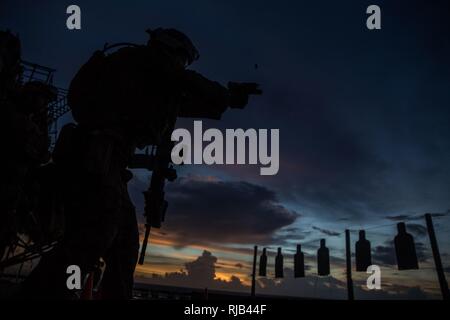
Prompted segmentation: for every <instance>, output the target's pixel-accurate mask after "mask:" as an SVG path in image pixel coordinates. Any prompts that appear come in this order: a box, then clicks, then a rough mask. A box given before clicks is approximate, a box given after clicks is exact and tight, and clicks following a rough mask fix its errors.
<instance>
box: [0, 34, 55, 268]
mask: <svg viewBox="0 0 450 320" xmlns="http://www.w3.org/2000/svg"><path fill="white" fill-rule="evenodd" d="M20 55H21V50H20V41H19V39H18V37H16V36H15V35H13V34H12V33H11V32H9V31H0V110H1V114H2V116H1V118H0V119H1V120H0V121H1V122H0V128H1V130H2V131H1V133H0V137H1V141H0V144H1V147H2V154H3V155H4V156H3V161H2V166H1V169H0V170H1V181H0V260H1V258H2V257H4V252H5V249H6V248H8V247H9V246H10V245H11V243H12V241H14V240H15V237H16V234H17V232H18V231H20V232H22V233H25V231H26V233H28V234H29V230H24V229H23V227H24V223H23V221H19V220H20V219H19V217H18V214H17V211H18V207H19V203H21V202H22V201H23V200H24V199H25V198H26V196H25V192H24V191H25V190H24V189H25V188H24V186H25V183H26V181H27V180H28V177H29V176H32V175H34V172H35V171H37V170H39V169H40V166H41V165H42V164H44V163H46V162H47V161H48V160H49V156H50V155H49V152H48V147H49V141H48V132H47V131H48V123H47V106H48V103H49V102H51V101H53V100H55V99H56V90H55V88H53V87H52V86H50V85H47V84H44V83H41V82H37V81H31V82H27V83H25V84H23V83H22V82H21V81H19V80H20V78H21V74H22V72H21V65H20V61H21V57H20ZM22 218H23V217H22ZM33 240H35V239H33Z"/></svg>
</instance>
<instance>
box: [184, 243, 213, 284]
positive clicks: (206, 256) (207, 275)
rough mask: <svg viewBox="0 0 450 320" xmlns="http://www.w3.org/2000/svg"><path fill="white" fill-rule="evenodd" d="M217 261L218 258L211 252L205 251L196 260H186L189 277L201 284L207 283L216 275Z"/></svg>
mask: <svg viewBox="0 0 450 320" xmlns="http://www.w3.org/2000/svg"><path fill="white" fill-rule="evenodd" d="M216 262H217V258H216V257H214V256H213V255H212V254H211V252H209V251H206V250H205V251H203V254H202V255H201V256H200V257H198V258H197V259H196V260H194V261H191V262H186V264H185V267H186V270H187V274H188V277H189V278H191V279H192V280H193V281H195V282H196V283H198V284H199V285H204V284H205V285H207V284H208V283H210V282H211V281H214V279H215V277H216Z"/></svg>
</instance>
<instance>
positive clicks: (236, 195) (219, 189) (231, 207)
mask: <svg viewBox="0 0 450 320" xmlns="http://www.w3.org/2000/svg"><path fill="white" fill-rule="evenodd" d="M166 197H167V200H168V201H169V203H170V206H169V209H168V212H167V218H166V224H167V229H165V232H166V233H168V234H169V235H171V236H175V237H176V238H177V239H178V241H179V244H180V245H187V244H190V243H199V242H200V243H205V242H207V243H211V242H216V243H223V242H228V243H230V242H231V243H254V244H258V243H261V244H264V243H268V242H271V241H273V240H276V237H277V236H276V233H277V231H279V230H280V229H282V228H284V227H287V226H289V225H291V224H292V223H293V222H294V221H295V220H296V219H297V217H298V214H297V213H296V212H293V211H290V210H288V209H286V208H285V207H284V206H283V205H281V204H280V203H279V202H278V199H277V197H276V194H275V192H274V191H272V190H270V189H268V188H266V187H262V186H258V185H255V184H251V183H247V182H231V181H217V180H214V179H209V178H205V177H203V178H200V177H190V178H180V179H178V181H177V182H175V183H172V184H169V185H168V187H167V192H166Z"/></svg>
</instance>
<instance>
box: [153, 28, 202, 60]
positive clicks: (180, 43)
mask: <svg viewBox="0 0 450 320" xmlns="http://www.w3.org/2000/svg"><path fill="white" fill-rule="evenodd" d="M147 33H148V34H149V35H150V40H149V42H148V44H149V45H151V44H157V45H163V46H164V47H166V48H168V49H169V50H170V51H172V52H174V53H176V54H178V55H181V56H183V58H184V59H185V66H188V65H190V64H191V63H192V62H194V61H196V60H198V58H199V57H200V55H199V53H198V51H197V48H195V46H194V44H193V43H192V41H191V40H190V39H189V37H188V36H186V35H185V34H184V33H182V32H180V31H178V30H176V29H164V28H158V29H155V30H150V29H148V30H147Z"/></svg>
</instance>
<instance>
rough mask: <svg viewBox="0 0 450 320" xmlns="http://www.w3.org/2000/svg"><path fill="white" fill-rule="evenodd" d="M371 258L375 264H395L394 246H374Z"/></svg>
mask: <svg viewBox="0 0 450 320" xmlns="http://www.w3.org/2000/svg"><path fill="white" fill-rule="evenodd" d="M372 259H373V261H374V262H375V263H376V264H381V265H390V266H393V265H395V264H397V260H396V258H395V249H394V246H383V245H380V246H376V247H375V248H374V249H373V251H372Z"/></svg>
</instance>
